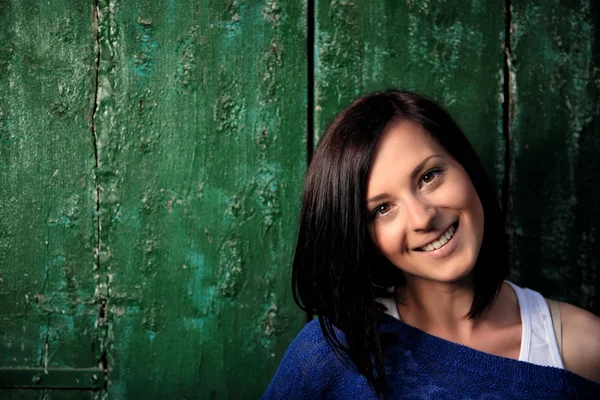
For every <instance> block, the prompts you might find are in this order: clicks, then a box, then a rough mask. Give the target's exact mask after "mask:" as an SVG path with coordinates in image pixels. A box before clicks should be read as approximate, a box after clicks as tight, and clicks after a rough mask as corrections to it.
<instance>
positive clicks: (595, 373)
mask: <svg viewBox="0 0 600 400" xmlns="http://www.w3.org/2000/svg"><path fill="white" fill-rule="evenodd" d="M559 306H560V314H561V320H562V331H563V363H564V366H565V369H567V370H569V371H571V372H574V373H576V374H577V375H581V376H583V377H584V378H587V379H589V380H591V381H594V382H600V318H599V317H598V316H596V315H594V314H592V313H591V312H589V311H586V310H584V309H582V308H579V307H576V306H574V305H571V304H568V303H562V302H560V303H559Z"/></svg>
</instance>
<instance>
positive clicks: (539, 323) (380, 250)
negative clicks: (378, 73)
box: [263, 90, 600, 399]
mask: <svg viewBox="0 0 600 400" xmlns="http://www.w3.org/2000/svg"><path fill="white" fill-rule="evenodd" d="M507 271H508V262H507V249H506V240H505V236H504V229H503V219H502V214H501V211H500V209H499V207H498V205H497V203H496V200H495V191H494V188H493V187H492V185H491V183H490V180H489V179H488V177H487V175H486V173H485V171H484V169H483V167H482V164H481V162H480V160H479V159H478V157H477V155H476V154H475V152H474V151H473V149H472V147H471V146H470V144H469V142H468V141H467V139H466V138H465V136H464V134H463V133H462V132H461V130H460V128H459V127H458V126H457V124H456V123H455V122H454V121H453V119H452V118H451V117H450V116H449V115H448V114H447V112H445V111H444V110H443V109H442V108H441V107H440V106H438V105H437V104H436V103H434V102H432V101H431V100H429V99H427V98H425V97H423V96H420V95H417V94H415V93H410V92H403V91H395V90H389V91H386V92H383V93H374V94H371V95H368V96H365V97H363V98H360V99H358V100H357V101H355V102H354V103H353V104H352V105H351V106H350V107H349V108H348V109H346V110H345V111H343V112H342V113H341V114H340V115H338V117H337V118H336V119H335V121H334V122H333V123H332V125H331V126H330V127H329V128H328V130H327V132H326V133H325V135H324V137H323V139H322V140H321V142H320V143H319V146H318V148H317V150H316V152H315V155H314V157H313V160H312V162H311V164H310V167H309V169H308V173H307V176H306V183H305V188H304V194H303V203H302V211H301V216H300V226H299V235H298V242H297V246H296V253H295V258H294V265H293V287H294V295H295V299H296V302H297V303H298V304H299V306H300V307H301V308H302V309H303V310H305V311H307V312H309V313H312V314H315V315H317V316H318V322H317V321H312V322H310V323H309V324H307V326H306V327H305V328H304V329H303V331H302V332H301V333H300V334H299V335H298V337H297V338H296V339H295V340H294V342H293V343H292V344H291V346H290V348H289V349H288V351H287V353H286V355H285V357H284V359H283V361H282V362H281V365H280V367H279V369H278V371H277V373H276V375H275V377H274V378H273V381H272V382H271V385H270V386H269V388H268V389H267V391H266V392H265V394H264V397H263V398H266V399H272V398H273V399H274V398H277V399H295V398H298V399H300V398H310V399H316V398H340V399H342V398H343V399H346V398H435V399H440V398H452V399H454V398H494V399H495V398H498V399H504V398H512V399H516V398H566V397H568V398H571V397H581V398H587V397H590V398H600V385H599V384H597V383H595V382H599V381H600V319H599V318H598V317H596V316H594V315H593V314H591V313H589V312H587V311H585V310H582V309H580V308H577V307H574V306H571V305H569V304H565V303H560V304H558V307H556V308H558V311H560V316H558V314H554V319H552V314H551V311H550V309H549V307H548V305H547V303H546V301H545V300H544V298H543V297H542V296H541V295H540V294H539V293H537V292H534V291H531V290H527V289H521V288H519V287H517V286H516V285H514V284H512V283H509V282H507V281H505V280H504V279H505V278H506V276H507ZM553 308H554V307H553ZM561 320H562V324H561V323H560V321H561ZM553 321H554V325H553ZM523 361H524V362H523ZM596 396H598V397H596Z"/></svg>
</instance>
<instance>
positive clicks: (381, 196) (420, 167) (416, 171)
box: [367, 154, 442, 204]
mask: <svg viewBox="0 0 600 400" xmlns="http://www.w3.org/2000/svg"><path fill="white" fill-rule="evenodd" d="M435 157H439V158H442V156H440V155H439V154H432V155H430V156H429V157H427V158H425V159H424V160H423V161H421V162H420V163H419V165H417V166H416V167H415V169H413V172H412V173H411V174H410V178H411V180H414V179H415V178H416V176H417V175H418V174H419V173H420V172H421V170H423V167H424V166H425V164H427V162H428V161H429V160H431V159H432V158H435ZM386 197H388V194H387V193H381V194H378V195H377V196H373V197H371V198H370V199H369V200H367V204H371V203H374V202H376V201H379V200H382V199H384V198H386Z"/></svg>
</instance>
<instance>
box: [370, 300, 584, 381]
mask: <svg viewBox="0 0 600 400" xmlns="http://www.w3.org/2000/svg"><path fill="white" fill-rule="evenodd" d="M378 318H379V319H380V321H381V322H382V324H381V326H380V333H381V334H383V335H385V334H392V335H393V336H394V340H393V344H394V345H393V346H390V349H392V350H393V349H395V351H403V352H404V351H407V350H408V351H413V352H414V353H415V354H419V355H421V356H423V357H426V358H428V359H430V360H433V361H435V362H436V363H441V364H445V365H446V366H449V367H451V366H460V367H461V368H463V369H466V370H468V371H470V372H472V373H473V374H475V375H480V376H482V377H484V376H485V377H487V378H489V377H490V376H498V371H502V376H503V377H505V378H506V379H515V380H520V379H523V378H526V379H531V380H532V381H537V379H536V377H539V374H540V368H544V369H545V371H546V372H548V373H549V377H550V379H554V380H556V382H557V383H558V382H559V381H560V380H562V379H564V378H565V375H569V376H571V375H572V377H571V379H581V380H583V381H587V382H588V383H589V382H591V381H589V380H587V379H585V378H583V377H581V376H579V375H576V374H574V373H572V372H570V371H567V370H566V369H560V368H555V367H548V366H541V365H536V364H531V363H528V362H526V361H520V360H515V359H512V358H506V357H502V356H498V355H495V354H490V353H486V352H483V351H480V350H476V349H473V348H471V347H467V346H465V345H462V344H459V343H454V342H451V341H449V340H446V339H442V338H439V337H437V336H433V335H431V334H429V333H427V332H425V331H422V330H420V329H418V328H415V327H413V326H410V325H407V324H406V323H404V322H403V321H400V320H398V319H396V318H394V317H392V316H390V315H388V314H386V313H384V312H381V311H380V312H378ZM398 345H400V346H398ZM546 385H547V381H546V383H544V382H543V381H540V385H539V386H540V388H543V387H545V386H546Z"/></svg>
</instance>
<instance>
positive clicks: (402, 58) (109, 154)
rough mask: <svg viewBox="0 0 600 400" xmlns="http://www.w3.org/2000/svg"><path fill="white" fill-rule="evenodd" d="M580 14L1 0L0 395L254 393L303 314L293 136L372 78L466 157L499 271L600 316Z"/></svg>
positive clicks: (592, 125)
mask: <svg viewBox="0 0 600 400" xmlns="http://www.w3.org/2000/svg"><path fill="white" fill-rule="evenodd" d="M599 16H600V6H599V5H598V3H597V2H590V1H585V0H581V1H558V0H534V1H530V0H506V1H496V0H470V1H467V0H465V1H450V0H437V1H433V0H421V1H415V0H412V1H404V0H397V1H391V0H388V1H384V0H377V1H372V0H353V1H349V0H344V1H342V0H328V1H325V0H314V1H313V0H294V1H285V2H284V1H276V0H201V1H191V0H178V1H175V0H162V1H159V0H146V1H143V0H138V1H124V0H86V1H83V0H69V1H66V0H61V1H52V2H45V1H43V2H33V1H26V0H0V399H28V398H36V399H39V398H46V399H63V398H65V399H81V398H85V399H88V398H99V399H101V398H110V399H129V398H131V399H133V398H157V399H158V398H180V399H226V398H232V399H233V398H236V399H237V398H257V397H259V396H260V394H261V393H262V391H263V390H264V388H265V387H266V385H267V384H268V382H269V380H270V378H271V376H272V374H273V373H274V372H275V369H276V367H277V365H278V363H279V360H280V359H281V357H282V355H283V352H284V351H285V349H286V347H287V345H288V344H289V343H290V341H291V340H292V339H293V337H294V336H295V334H296V333H297V332H298V331H299V330H300V329H301V327H302V325H303V323H304V321H305V318H306V317H305V316H304V315H302V313H301V312H300V311H299V310H298V309H297V308H296V307H295V305H294V304H293V301H292V299H291V293H290V274H289V272H290V261H291V255H292V251H293V246H294V236H295V229H296V219H297V214H298V211H299V196H300V192H301V188H302V179H303V174H304V171H305V169H306V162H307V159H308V157H309V156H310V151H311V149H312V146H313V145H314V143H316V142H317V141H318V139H319V137H320V135H321V133H322V132H323V129H324V127H325V126H326V125H327V124H328V123H329V121H330V120H331V118H332V117H333V116H334V115H335V114H336V113H337V112H338V111H340V110H341V109H342V108H343V107H345V106H346V105H347V104H348V103H349V102H350V101H351V100H352V99H354V98H355V97H357V96H358V95H360V94H362V93H365V92H368V91H372V90H376V89H382V88H385V87H388V86H394V87H401V88H406V89H412V90H416V91H419V92H422V93H425V94H428V95H431V96H432V97H434V98H436V99H438V100H439V101H440V102H442V103H443V104H444V105H446V106H447V108H448V109H449V110H450V111H451V112H452V113H453V115H455V117H456V118H457V119H458V120H459V122H460V123H461V125H462V126H463V128H464V130H465V131H466V133H467V135H468V136H469V138H470V139H471V141H472V142H473V144H474V146H475V147H476V148H477V150H478V151H479V152H480V154H481V156H482V158H483V160H484V163H485V165H486V168H487V169H488V172H489V173H490V175H491V177H492V180H493V181H494V183H495V184H496V187H497V193H498V199H499V201H500V202H501V204H502V205H503V207H504V209H505V210H506V211H507V214H506V215H507V233H508V235H509V238H510V242H511V279H512V280H513V281H515V282H517V283H519V284H521V285H524V286H528V287H532V288H534V289H537V290H540V291H542V292H543V293H544V294H546V295H547V296H549V297H553V298H555V299H559V300H564V301H568V302H571V303H573V304H576V305H579V306H582V307H585V308H587V309H589V310H591V311H593V312H595V313H596V314H600V301H599V300H600V294H599V293H598V290H599V289H600V276H599V275H600V266H599V265H600V264H599V262H600V250H599V249H600V246H599V245H600V243H598V244H597V241H600V236H599V234H598V233H597V230H598V228H597V226H598V225H599V224H600V206H599V205H598V203H597V201H596V199H597V198H598V197H599V195H600V168H596V167H599V165H598V163H599V162H600V161H599V158H598V156H597V155H596V153H598V152H599V151H600V122H599V121H600V100H599V94H600V20H599ZM66 389H68V390H66Z"/></svg>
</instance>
